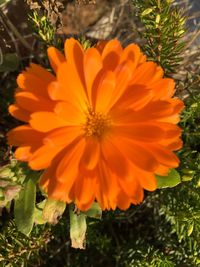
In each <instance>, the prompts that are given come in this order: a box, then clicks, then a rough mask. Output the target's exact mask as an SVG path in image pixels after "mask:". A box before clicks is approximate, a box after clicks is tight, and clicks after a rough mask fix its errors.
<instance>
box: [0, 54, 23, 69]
mask: <svg viewBox="0 0 200 267" xmlns="http://www.w3.org/2000/svg"><path fill="white" fill-rule="evenodd" d="M18 67H19V58H18V56H17V54H15V53H7V54H4V55H3V57H2V59H1V62H0V72H6V71H15V70H17V69H18Z"/></svg>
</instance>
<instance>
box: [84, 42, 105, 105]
mask: <svg viewBox="0 0 200 267" xmlns="http://www.w3.org/2000/svg"><path fill="white" fill-rule="evenodd" d="M101 68H102V60H101V56H100V54H99V52H98V50H97V49H95V48H93V47H92V48H89V49H88V50H87V51H86V52H85V55H84V74H85V81H86V87H87V93H88V98H89V100H90V104H91V103H92V99H91V97H92V85H93V83H94V80H95V78H96V76H97V74H98V72H99V71H100V70H101Z"/></svg>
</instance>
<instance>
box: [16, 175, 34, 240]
mask: <svg viewBox="0 0 200 267" xmlns="http://www.w3.org/2000/svg"><path fill="white" fill-rule="evenodd" d="M35 198H36V185H35V183H34V181H33V180H32V179H29V180H28V181H27V182H26V183H25V184H24V189H23V190H21V191H20V193H19V198H18V199H16V201H15V206H14V216H15V221H16V225H17V228H18V230H19V231H20V232H22V233H23V234H25V235H29V234H30V232H31V230H32V228H33V223H34V216H33V215H34V209H35Z"/></svg>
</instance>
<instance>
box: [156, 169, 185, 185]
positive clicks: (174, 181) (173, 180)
mask: <svg viewBox="0 0 200 267" xmlns="http://www.w3.org/2000/svg"><path fill="white" fill-rule="evenodd" d="M156 180H157V187H158V188H167V187H174V186H176V185H178V184H179V183H180V182H181V177H180V174H179V173H178V172H177V171H176V170H175V169H171V170H170V171H169V173H168V175H167V176H160V175H156Z"/></svg>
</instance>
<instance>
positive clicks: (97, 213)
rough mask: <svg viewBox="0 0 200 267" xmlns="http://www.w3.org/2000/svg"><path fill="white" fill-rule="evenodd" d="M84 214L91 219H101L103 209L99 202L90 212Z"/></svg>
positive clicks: (93, 205)
mask: <svg viewBox="0 0 200 267" xmlns="http://www.w3.org/2000/svg"><path fill="white" fill-rule="evenodd" d="M82 213H83V214H85V215H86V216H88V217H91V218H96V219H101V216H102V209H101V207H100V206H99V204H98V203H97V202H94V203H93V204H92V207H91V208H90V209H89V210H87V211H85V212H82Z"/></svg>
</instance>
